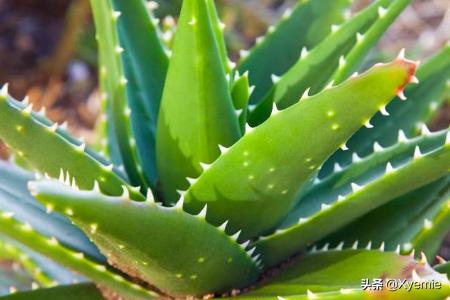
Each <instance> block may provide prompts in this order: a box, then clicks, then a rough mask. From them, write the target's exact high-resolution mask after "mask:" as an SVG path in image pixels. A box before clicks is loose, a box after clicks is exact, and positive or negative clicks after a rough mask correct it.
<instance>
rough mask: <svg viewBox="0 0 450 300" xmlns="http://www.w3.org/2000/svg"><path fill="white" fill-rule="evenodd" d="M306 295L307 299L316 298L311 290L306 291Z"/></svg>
mask: <svg viewBox="0 0 450 300" xmlns="http://www.w3.org/2000/svg"><path fill="white" fill-rule="evenodd" d="M306 295H307V297H308V299H317V295H316V294H314V293H313V292H311V291H310V290H307V291H306Z"/></svg>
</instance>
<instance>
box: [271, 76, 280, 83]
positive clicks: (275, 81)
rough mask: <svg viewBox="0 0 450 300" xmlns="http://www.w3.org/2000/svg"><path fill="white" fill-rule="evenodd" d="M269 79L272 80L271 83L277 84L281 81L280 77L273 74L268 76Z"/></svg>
mask: <svg viewBox="0 0 450 300" xmlns="http://www.w3.org/2000/svg"><path fill="white" fill-rule="evenodd" d="M270 79H271V80H272V82H273V83H278V82H279V81H280V79H281V77H280V76H277V75H275V74H272V75H270Z"/></svg>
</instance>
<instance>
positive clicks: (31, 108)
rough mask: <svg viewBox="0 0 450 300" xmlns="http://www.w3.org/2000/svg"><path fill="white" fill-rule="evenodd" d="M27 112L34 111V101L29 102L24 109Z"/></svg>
mask: <svg viewBox="0 0 450 300" xmlns="http://www.w3.org/2000/svg"><path fill="white" fill-rule="evenodd" d="M22 111H23V112H24V113H25V114H31V112H32V111H33V103H30V104H28V105H27V106H26V107H25V108H24V109H23V110H22Z"/></svg>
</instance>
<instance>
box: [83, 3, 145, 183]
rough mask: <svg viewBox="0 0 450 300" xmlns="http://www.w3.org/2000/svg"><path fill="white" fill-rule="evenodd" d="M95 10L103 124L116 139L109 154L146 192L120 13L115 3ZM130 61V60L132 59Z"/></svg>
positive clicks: (135, 78) (112, 142) (99, 6)
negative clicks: (133, 120)
mask: <svg viewBox="0 0 450 300" xmlns="http://www.w3.org/2000/svg"><path fill="white" fill-rule="evenodd" d="M91 7H92V13H93V15H94V21H95V28H96V36H97V41H98V46H99V63H100V87H101V90H102V92H103V99H102V101H106V102H105V103H106V104H105V107H106V112H107V115H106V117H104V119H103V120H104V122H107V124H106V128H107V130H108V136H111V135H114V137H113V138H110V140H109V141H108V146H109V147H110V149H109V150H110V151H109V152H110V153H118V156H119V157H118V158H115V156H112V158H115V159H114V160H113V162H115V163H123V166H124V168H125V170H126V172H127V174H128V177H129V179H130V182H131V183H132V184H133V185H135V186H141V187H142V191H146V190H147V187H148V185H147V182H146V180H145V176H144V174H143V172H142V169H141V168H140V162H139V158H138V154H137V149H136V141H135V139H134V137H133V135H132V128H131V127H132V126H131V120H130V119H131V115H132V114H133V111H132V110H131V109H130V105H129V100H128V96H129V95H127V83H128V79H127V78H126V76H125V72H124V67H123V62H122V54H123V52H124V48H123V45H122V44H121V43H120V41H119V36H118V32H117V21H118V18H119V16H120V12H116V11H114V10H113V5H112V3H111V0H108V1H103V0H91ZM130 52H131V53H133V52H132V51H130ZM133 54H134V53H133ZM128 57H129V59H130V55H128ZM128 67H129V70H130V68H131V66H130V65H129V66H128ZM133 75H134V76H132V79H133V80H134V82H133V87H136V85H137V80H138V76H137V75H136V74H133ZM138 113H141V112H140V111H139V112H136V111H134V114H138ZM116 155H117V154H116Z"/></svg>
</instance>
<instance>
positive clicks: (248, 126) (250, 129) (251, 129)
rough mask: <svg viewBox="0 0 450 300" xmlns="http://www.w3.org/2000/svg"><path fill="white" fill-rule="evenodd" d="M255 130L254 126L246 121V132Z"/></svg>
mask: <svg viewBox="0 0 450 300" xmlns="http://www.w3.org/2000/svg"><path fill="white" fill-rule="evenodd" d="M252 131H253V127H251V126H250V125H249V124H248V123H245V133H246V134H247V133H250V132H252Z"/></svg>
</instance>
